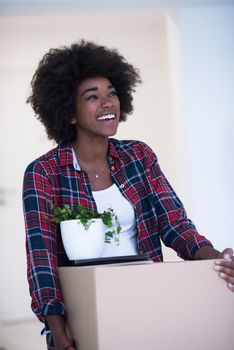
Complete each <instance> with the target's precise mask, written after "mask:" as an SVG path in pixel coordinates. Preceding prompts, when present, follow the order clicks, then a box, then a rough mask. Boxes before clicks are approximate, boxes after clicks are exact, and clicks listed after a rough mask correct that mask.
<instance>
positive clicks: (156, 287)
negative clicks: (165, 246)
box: [59, 260, 234, 350]
mask: <svg viewBox="0 0 234 350" xmlns="http://www.w3.org/2000/svg"><path fill="white" fill-rule="evenodd" d="M213 266H214V261H213V260H206V261H186V262H184V261H183V262H175V263H172V262H170V263H150V264H149V263H141V264H129V265H124V264H123V265H120V266H119V265H108V266H107V265H102V266H100V265H99V266H92V267H91V266H90V267H60V268H59V276H60V281H61V286H62V291H63V295H64V300H65V304H66V306H67V314H68V319H67V325H68V328H69V330H70V332H71V334H72V336H73V339H75V340H76V342H77V345H78V349H79V350H172V349H173V350H233V349H234V293H232V292H231V291H230V290H229V289H228V288H227V286H226V283H225V282H224V281H223V280H221V279H220V278H219V277H218V275H217V272H215V271H214V270H213Z"/></svg>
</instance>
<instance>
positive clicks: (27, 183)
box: [23, 161, 65, 322]
mask: <svg viewBox="0 0 234 350" xmlns="http://www.w3.org/2000/svg"><path fill="white" fill-rule="evenodd" d="M51 204H52V195H51V184H50V181H49V177H48V175H47V174H46V171H45V169H44V167H43V166H42V165H41V163H40V162H38V161H35V162H33V163H31V164H30V165H29V166H28V167H27V169H26V171H25V174H24V181H23V208H24V218H25V228H26V251H27V277H28V283H29V290H30V295H31V298H32V310H33V312H34V313H35V314H36V315H37V317H38V318H39V319H40V320H41V321H42V322H45V316H46V315H63V314H64V313H65V307H64V303H63V299H62V294H61V290H60V286H59V281H58V276H57V239H56V235H57V232H56V224H55V222H54V221H53V217H52V213H51Z"/></svg>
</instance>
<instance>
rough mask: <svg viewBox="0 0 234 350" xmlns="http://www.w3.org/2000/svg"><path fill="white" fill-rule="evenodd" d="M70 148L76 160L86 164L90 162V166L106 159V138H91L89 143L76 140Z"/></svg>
mask: <svg viewBox="0 0 234 350" xmlns="http://www.w3.org/2000/svg"><path fill="white" fill-rule="evenodd" d="M72 146H73V148H74V150H75V152H76V154H77V155H78V158H80V159H81V160H83V161H84V162H86V163H90V162H92V164H95V163H100V162H101V161H104V160H106V159H107V153H108V138H105V139H104V138H102V139H101V138H100V139H98V140H97V139H94V138H93V139H90V140H89V142H84V141H83V140H82V139H77V140H76V141H75V142H73V145H72Z"/></svg>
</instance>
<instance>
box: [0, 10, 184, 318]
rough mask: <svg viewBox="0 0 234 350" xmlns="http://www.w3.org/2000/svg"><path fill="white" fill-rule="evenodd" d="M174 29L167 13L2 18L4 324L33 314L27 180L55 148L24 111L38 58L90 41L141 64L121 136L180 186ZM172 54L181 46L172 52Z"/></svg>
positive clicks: (0, 307) (26, 111)
mask: <svg viewBox="0 0 234 350" xmlns="http://www.w3.org/2000/svg"><path fill="white" fill-rule="evenodd" d="M169 31H171V29H170V28H168V16H167V15H166V14H165V13H163V12H155V13H143V14H131V16H129V15H112V16H109V15H82V16H61V17H60V16H42V17H41V16H38V17H37V16H34V17H23V16H19V17H17V16H16V17H3V18H2V19H1V23H0V36H1V37H0V40H1V43H2V53H3V54H2V55H1V57H0V74H1V99H2V103H1V106H0V111H1V113H0V116H1V125H2V126H3V128H2V135H1V159H2V160H3V162H4V167H3V171H2V173H1V186H3V187H4V191H5V196H4V197H5V198H4V200H5V205H4V206H3V207H2V210H1V219H2V220H3V222H4V224H3V235H2V236H1V241H4V242H1V244H3V243H4V247H5V249H4V252H5V253H4V254H3V255H1V257H0V262H1V266H4V262H5V261H6V259H7V258H8V256H9V250H8V245H9V244H11V245H12V248H11V259H10V262H9V265H10V266H7V269H6V270H4V269H3V270H2V272H1V275H0V278H1V276H2V279H4V280H5V276H6V275H8V276H9V279H8V280H7V283H2V281H0V282H1V287H0V292H1V294H2V298H1V304H0V311H1V317H2V318H3V319H5V318H6V319H12V318H13V319H14V318H16V319H17V318H20V317H28V316H29V315H31V311H30V310H29V305H28V303H29V299H28V291H27V287H26V286H27V283H26V277H25V257H24V227H23V218H22V209H21V185H22V176H23V171H24V169H25V167H26V165H27V164H28V162H30V161H31V160H32V159H34V158H35V157H37V156H39V155H40V154H42V153H44V152H45V151H46V150H47V149H49V148H50V147H51V146H52V144H51V143H49V142H48V141H47V140H46V136H45V133H44V130H43V128H42V127H41V125H40V124H39V123H38V121H37V120H36V119H35V118H34V117H33V112H32V110H31V109H30V107H29V106H27V105H25V99H26V96H27V94H28V91H29V82H30V79H31V76H32V74H33V72H34V70H35V68H36V66H37V63H38V61H39V59H40V58H41V57H42V55H43V54H44V53H45V52H46V51H47V50H48V49H49V48H50V47H56V46H59V45H64V44H70V43H71V42H72V41H74V40H77V39H80V38H86V39H88V40H89V39H92V40H95V41H98V42H99V43H103V44H106V45H108V46H112V47H117V48H118V49H119V50H120V52H121V53H122V54H123V55H124V56H125V57H126V58H127V59H128V60H129V61H130V62H132V63H133V64H134V65H136V66H138V67H139V68H140V70H141V72H142V79H143V85H142V86H140V87H139V88H138V90H137V93H136V96H135V113H134V114H133V115H132V116H130V117H129V120H128V121H127V123H124V124H122V125H121V126H120V128H119V133H118V137H119V138H128V139H132V138H133V139H141V140H144V141H145V142H147V143H148V144H149V145H150V146H151V147H152V148H153V149H154V150H155V151H156V152H157V154H158V155H159V159H160V160H161V164H162V167H163V169H164V171H165V172H166V173H167V175H168V176H169V178H170V179H171V180H172V182H173V184H174V185H176V183H177V182H178V183H179V179H178V176H177V175H178V169H177V157H178V152H177V150H176V139H175V120H174V114H173V108H174V105H173V102H172V91H171V76H170V74H171V71H170V64H169V59H168V53H169V49H168V33H169ZM174 45H176V43H174ZM171 50H174V47H170V51H171ZM173 52H174V51H173ZM9 135H11V137H10V138H9ZM6 145H7V148H8V150H7V152H6V147H5V146H6ZM9 159H11V161H10V162H9ZM12 216H13V217H14V220H12ZM8 220H9V221H8ZM3 237H4V238H3ZM13 276H14V278H13ZM16 291H17V292H16ZM12 300H13V302H12ZM12 306H14V307H12Z"/></svg>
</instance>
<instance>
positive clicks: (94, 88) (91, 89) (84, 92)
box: [81, 85, 114, 96]
mask: <svg viewBox="0 0 234 350" xmlns="http://www.w3.org/2000/svg"><path fill="white" fill-rule="evenodd" d="M107 88H108V89H112V88H114V86H113V85H108V86H107ZM97 90H98V87H97V86H94V87H91V88H88V89H86V90H85V91H83V92H82V94H81V96H83V95H84V94H86V92H90V91H97Z"/></svg>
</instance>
